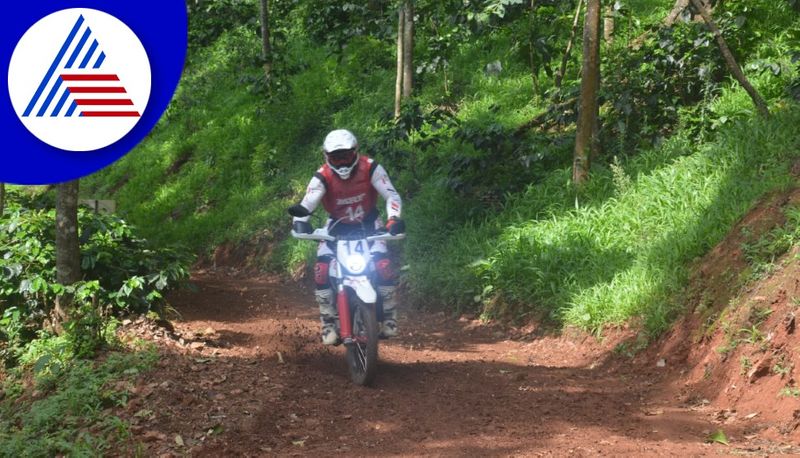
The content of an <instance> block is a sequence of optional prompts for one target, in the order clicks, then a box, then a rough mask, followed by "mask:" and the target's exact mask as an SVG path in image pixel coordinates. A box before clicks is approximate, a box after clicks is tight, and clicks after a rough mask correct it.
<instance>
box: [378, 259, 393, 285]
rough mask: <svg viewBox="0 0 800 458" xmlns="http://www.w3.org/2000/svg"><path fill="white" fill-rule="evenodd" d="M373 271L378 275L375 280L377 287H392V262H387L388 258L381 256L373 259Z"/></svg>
mask: <svg viewBox="0 0 800 458" xmlns="http://www.w3.org/2000/svg"><path fill="white" fill-rule="evenodd" d="M375 270H376V271H377V273H378V278H377V280H378V284H379V285H384V286H391V285H394V281H395V275H394V269H392V262H391V261H390V260H389V258H386V257H382V256H381V257H378V258H377V259H375Z"/></svg>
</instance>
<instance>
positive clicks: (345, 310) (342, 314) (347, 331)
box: [336, 282, 353, 345]
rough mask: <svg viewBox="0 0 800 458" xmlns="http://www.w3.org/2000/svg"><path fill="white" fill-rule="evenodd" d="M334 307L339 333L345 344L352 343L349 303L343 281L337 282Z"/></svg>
mask: <svg viewBox="0 0 800 458" xmlns="http://www.w3.org/2000/svg"><path fill="white" fill-rule="evenodd" d="M336 308H337V309H338V311H339V333H340V335H341V338H342V341H343V342H344V344H345V345H349V344H352V343H353V321H352V319H351V318H350V303H349V302H348V300H347V291H345V289H344V284H343V282H340V283H339V286H338V288H337V292H336Z"/></svg>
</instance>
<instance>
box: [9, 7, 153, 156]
mask: <svg viewBox="0 0 800 458" xmlns="http://www.w3.org/2000/svg"><path fill="white" fill-rule="evenodd" d="M81 17H82V18H83V21H80V19H79V18H81ZM78 22H80V24H78ZM72 32H74V34H73V35H74V36H73V38H72V40H71V41H70V42H69V45H68V46H67V45H66V43H67V42H68V37H69V36H70V34H71V33H72ZM84 36H86V37H87V39H86V41H85V42H84V43H83V46H80V43H81V41H82V38H83V37H84ZM95 40H96V41H97V45H96V46H95V47H94V50H93V52H91V53H90V51H91V48H92V45H93V43H94V41H95ZM76 50H77V52H76ZM101 53H102V54H103V55H104V59H103V60H102V62H101V64H100V66H99V68H97V69H95V68H93V67H94V66H95V64H96V63H97V61H98V60H100V55H101ZM59 55H61V57H60V59H59V58H58V56H59ZM73 55H74V56H75V57H74V58H73ZM87 56H88V57H87ZM71 59H72V63H71V65H70V66H69V67H70V68H67V66H68V64H69V63H70V60H71ZM84 61H86V62H87V63H86V65H85V68H79V67H80V66H81V63H83V62H84ZM48 75H49V76H48ZM62 75H83V76H82V78H100V77H99V76H97V75H116V77H117V80H90V81H76V80H75V79H74V77H69V76H67V78H70V79H69V80H67V79H61V76H62ZM150 76H151V74H150V60H149V59H148V58H147V52H146V51H145V49H144V46H142V43H141V41H139V38H138V37H137V36H136V34H135V33H134V32H133V31H132V30H131V29H130V28H129V27H128V26H127V25H125V23H123V22H122V21H120V20H119V19H117V18H115V17H114V16H112V15H110V14H108V13H104V12H102V11H98V10H94V9H90V8H70V9H65V10H61V11H57V12H55V13H52V14H50V15H48V16H46V17H44V18H42V19H40V20H39V21H38V22H37V23H36V24H34V25H33V26H31V28H29V29H28V30H27V31H26V32H25V34H24V35H23V36H22V38H21V39H20V40H19V42H18V43H17V46H16V48H14V53H13V55H12V56H11V61H10V63H9V66H8V92H9V95H10V97H11V103H12V104H13V106H14V110H15V111H16V113H17V116H18V117H19V119H20V121H21V122H22V124H24V125H25V127H26V128H27V129H28V130H29V131H30V132H31V133H32V134H33V135H35V136H36V137H37V138H39V139H40V140H42V141H43V142H45V143H47V144H48V145H51V146H54V147H56V148H60V149H63V150H67V151H93V150H97V149H100V148H104V147H106V146H109V145H111V144H112V143H115V142H116V141H118V140H120V139H121V138H122V137H124V136H125V135H126V134H127V133H128V132H130V131H131V129H133V127H134V126H135V125H136V124H137V123H138V122H139V120H140V119H141V116H142V115H143V114H144V110H145V108H146V107H147V102H148V100H149V99H150V86H151V81H150ZM67 87H72V88H76V87H83V88H84V89H83V90H82V92H77V90H76V92H72V91H69V93H68V94H67V93H66V88H67ZM104 87H109V88H113V89H102V90H99V91H96V92H95V89H94V88H104ZM123 90H124V92H122V91H123ZM110 91H114V92H110ZM37 93H38V97H37V96H36V94H37ZM62 98H63V99H64V103H63V104H62V105H61V106H60V110H58V112H57V113H56V108H57V107H58V106H59V102H60V101H61V100H62ZM48 99H49V100H48ZM76 100H77V101H79V102H81V105H78V106H77V108H76V109H74V111H73V112H72V116H66V113H67V112H68V111H69V108H70V106H71V105H72V102H73V101H76ZM26 111H27V114H26ZM54 113H55V114H56V115H55V116H54V115H53V114H54ZM80 113H83V116H81V115H80ZM133 113H137V114H138V116H135V115H133Z"/></svg>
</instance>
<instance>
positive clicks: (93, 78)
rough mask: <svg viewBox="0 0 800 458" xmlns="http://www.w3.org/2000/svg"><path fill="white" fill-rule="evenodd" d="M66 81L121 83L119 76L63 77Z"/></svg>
mask: <svg viewBox="0 0 800 458" xmlns="http://www.w3.org/2000/svg"><path fill="white" fill-rule="evenodd" d="M61 79H63V80H64V81H119V77H118V76H117V75H61Z"/></svg>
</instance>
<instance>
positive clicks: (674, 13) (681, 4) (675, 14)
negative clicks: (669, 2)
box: [664, 0, 689, 27]
mask: <svg viewBox="0 0 800 458" xmlns="http://www.w3.org/2000/svg"><path fill="white" fill-rule="evenodd" d="M688 7H689V0H676V1H675V5H674V6H673V7H672V10H671V11H670V12H669V14H667V17H666V18H665V19H664V25H665V26H667V27H672V24H674V23H675V21H677V20H678V18H679V17H681V13H683V10H685V9H686V8H688Z"/></svg>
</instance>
